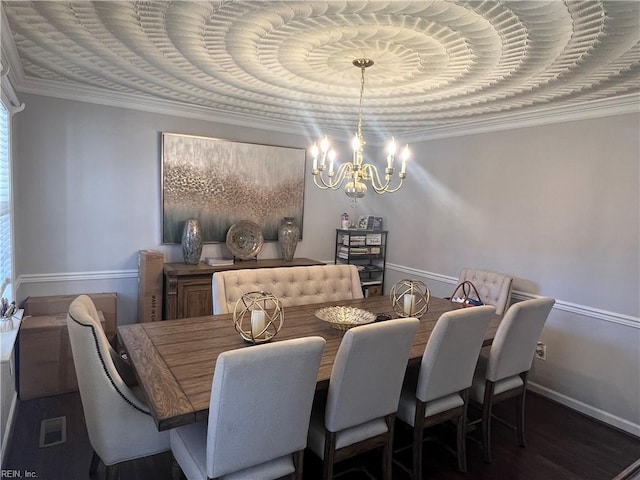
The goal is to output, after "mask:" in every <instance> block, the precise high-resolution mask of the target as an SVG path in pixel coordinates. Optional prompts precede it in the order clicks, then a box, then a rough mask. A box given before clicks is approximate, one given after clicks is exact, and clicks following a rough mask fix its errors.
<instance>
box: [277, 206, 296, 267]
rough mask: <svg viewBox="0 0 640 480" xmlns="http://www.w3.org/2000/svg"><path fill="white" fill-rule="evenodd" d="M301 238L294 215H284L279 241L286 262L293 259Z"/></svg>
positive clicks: (279, 228) (279, 230)
mask: <svg viewBox="0 0 640 480" xmlns="http://www.w3.org/2000/svg"><path fill="white" fill-rule="evenodd" d="M299 238H300V229H299V228H298V227H297V226H296V224H295V223H293V217H284V219H283V220H282V223H281V224H280V226H279V227H278V242H279V243H280V249H281V250H282V259H283V260H284V261H285V262H290V261H291V260H292V259H293V254H294V253H295V252H296V247H297V246H298V239H299Z"/></svg>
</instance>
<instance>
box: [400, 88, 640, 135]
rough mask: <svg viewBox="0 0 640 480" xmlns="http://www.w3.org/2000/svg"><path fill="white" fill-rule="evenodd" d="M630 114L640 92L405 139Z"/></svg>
mask: <svg viewBox="0 0 640 480" xmlns="http://www.w3.org/2000/svg"><path fill="white" fill-rule="evenodd" d="M628 113H640V93H632V94H627V95H619V96H616V97H611V98H606V99H601V100H590V101H587V102H580V103H575V104H571V105H555V106H546V107H536V108H533V107H532V108H530V109H527V110H526V111H522V112H514V113H506V114H503V115H496V116H492V117H484V118H481V119H477V120H469V121H461V122H457V123H456V124H451V125H442V126H436V127H427V128H425V129H422V130H416V131H414V132H413V133H409V134H408V135H407V136H405V137H403V138H404V139H406V140H407V141H413V142H416V141H425V140H437V139H441V138H451V137H460V136H465V135H475V134H478V133H489V132H496V131H501V130H511V129H515V128H527V127H536V126H540V125H550V124H554V123H563V122H574V121H578V120H588V119H592V118H601V117H609V116H612V115H624V114H628Z"/></svg>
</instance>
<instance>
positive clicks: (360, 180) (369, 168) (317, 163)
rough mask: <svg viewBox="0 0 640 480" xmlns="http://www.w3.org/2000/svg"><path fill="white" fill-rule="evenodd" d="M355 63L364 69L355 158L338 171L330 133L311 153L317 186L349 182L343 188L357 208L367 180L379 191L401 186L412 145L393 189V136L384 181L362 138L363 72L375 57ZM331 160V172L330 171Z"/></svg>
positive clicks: (329, 186)
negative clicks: (366, 156) (368, 158)
mask: <svg viewBox="0 0 640 480" xmlns="http://www.w3.org/2000/svg"><path fill="white" fill-rule="evenodd" d="M353 65H354V66H355V67H358V68H359V69H360V72H361V80H360V107H359V110H358V129H357V132H356V136H355V137H354V139H353V142H352V143H351V146H352V148H353V160H352V161H351V162H347V163H343V164H341V165H340V166H339V167H338V168H337V170H334V163H335V161H336V152H335V150H334V149H333V148H332V147H331V145H330V144H329V140H328V139H327V136H326V135H325V137H324V138H323V139H322V140H321V141H320V147H318V145H317V144H316V143H314V144H313V146H312V147H311V155H312V157H313V168H312V170H311V173H313V182H314V183H315V184H316V186H317V187H318V188H321V189H323V190H326V189H329V188H330V189H331V190H337V189H338V188H340V187H341V186H342V184H343V183H345V182H346V184H345V187H344V191H345V193H346V194H347V196H348V197H349V198H351V199H352V204H353V206H354V207H355V206H356V205H357V202H358V198H362V197H364V196H365V194H366V193H367V185H366V184H365V183H364V182H369V183H371V187H372V188H373V190H374V191H375V192H376V193H380V194H382V193H392V192H396V191H398V190H399V189H400V187H401V186H402V182H403V181H404V179H405V177H406V176H407V160H408V159H409V146H408V145H407V146H406V147H404V150H403V151H402V155H401V160H402V164H401V167H400V173H399V174H398V178H399V179H400V181H399V182H398V184H397V185H396V186H395V187H393V188H391V182H392V180H393V173H394V167H393V163H394V161H395V156H396V142H395V139H393V138H392V139H391V142H390V143H389V146H388V147H387V167H386V168H385V169H384V174H385V175H384V183H383V182H382V181H381V180H380V175H379V174H378V169H377V168H376V166H375V165H373V164H371V163H364V145H365V143H366V142H365V141H364V139H363V138H362V118H363V115H362V97H363V95H364V71H365V70H366V69H367V68H369V67H371V66H372V65H373V60H371V59H369V58H357V59H356V60H354V61H353ZM327 161H328V171H326V173H325V170H327Z"/></svg>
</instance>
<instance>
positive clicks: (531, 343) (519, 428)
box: [470, 297, 555, 462]
mask: <svg viewBox="0 0 640 480" xmlns="http://www.w3.org/2000/svg"><path fill="white" fill-rule="evenodd" d="M554 303H555V299H553V298H548V297H542V298H536V299H533V300H525V301H523V302H518V303H515V304H513V305H512V306H511V307H509V309H508V310H507V313H505V315H504V318H503V319H502V321H501V322H500V325H499V327H498V330H497V331H496V335H495V338H494V340H493V343H492V344H491V348H490V349H489V352H488V355H485V354H484V352H483V353H481V355H480V358H479V360H478V365H477V367H476V371H475V374H474V378H473V385H472V387H471V391H470V396H471V401H472V403H475V404H476V405H477V404H479V405H481V406H482V407H481V408H482V418H481V419H480V421H481V422H482V450H483V454H484V459H485V461H486V462H491V418H492V413H491V411H492V408H493V405H495V404H496V403H498V402H501V401H503V400H507V399H509V398H515V403H516V427H515V428H516V432H517V436H518V442H519V444H520V446H522V447H524V446H525V436H524V406H525V395H526V391H527V376H528V373H529V370H530V369H531V363H532V362H533V355H534V353H535V349H536V345H537V343H538V338H539V337H540V332H542V327H543V326H544V324H545V322H546V320H547V317H548V316H549V312H551V309H552V308H553V305H554ZM477 423H478V421H474V422H470V425H475V424H477Z"/></svg>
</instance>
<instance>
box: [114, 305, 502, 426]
mask: <svg viewBox="0 0 640 480" xmlns="http://www.w3.org/2000/svg"><path fill="white" fill-rule="evenodd" d="M329 305H343V306H354V307H358V308H362V309H365V310H368V311H370V312H373V313H376V314H379V313H387V314H391V315H392V317H393V318H397V315H396V314H395V313H394V312H393V309H392V307H391V302H390V300H389V297H388V296H379V297H369V298H364V299H360V300H347V301H340V302H329V303H317V304H311V305H303V306H297V307H287V308H286V309H285V310H284V313H285V317H284V324H283V327H282V330H281V331H280V332H279V333H278V335H277V336H276V337H275V339H274V340H273V341H274V342H275V341H280V340H287V339H291V338H299V337H303V336H312V335H318V336H321V337H324V339H325V340H326V341H327V345H326V347H325V350H324V353H323V356H322V361H321V363H320V370H319V372H318V389H323V388H327V386H328V383H329V377H330V376H331V369H332V367H333V361H334V359H335V356H336V352H337V350H338V347H339V346H340V341H341V339H342V335H343V333H342V332H340V331H338V330H335V329H333V328H331V326H330V325H328V324H327V323H326V322H323V321H321V320H319V319H318V318H316V317H315V315H314V313H315V311H316V310H318V309H320V308H322V307H326V306H329ZM456 308H459V307H458V306H456V305H455V304H452V303H451V302H449V301H447V300H443V299H440V298H434V297H431V301H430V304H429V311H428V312H427V313H426V314H425V315H423V316H422V318H421V319H420V323H421V324H420V327H419V329H418V333H417V335H416V341H415V343H414V345H413V347H412V349H411V354H410V360H409V363H416V362H418V363H419V362H420V359H421V358H422V354H423V353H424V349H425V347H426V345H427V341H428V339H429V336H430V334H431V331H432V330H433V328H434V326H435V324H436V321H437V320H438V318H439V317H440V315H441V314H442V313H444V312H446V311H449V310H453V309H456ZM500 319H501V317H500V316H497V315H496V316H495V317H494V318H493V319H492V321H491V325H490V327H489V329H488V331H487V334H486V337H485V345H489V344H490V343H491V341H492V340H493V337H494V335H495V332H496V329H497V327H498V324H499V323H500ZM118 334H119V336H120V340H121V342H122V345H123V346H124V348H125V349H126V351H127V354H128V356H129V359H130V360H131V363H132V365H133V368H134V370H135V372H136V375H137V377H138V381H139V382H140V385H141V387H142V389H143V391H144V393H145V395H146V397H147V401H148V403H149V407H150V409H151V413H152V415H153V418H154V420H155V422H156V425H157V426H158V429H159V430H167V429H170V428H173V427H177V426H180V425H186V424H189V423H193V422H196V421H201V420H205V419H206V418H207V415H208V410H209V398H210V395H211V384H212V380H213V371H214V368H215V364H216V358H217V357H218V355H219V354H220V353H222V352H224V351H226V350H233V349H236V348H247V347H251V345H249V344H248V343H247V342H245V341H244V340H242V338H240V335H239V334H238V333H237V332H236V331H235V328H234V325H233V315H232V314H224V315H209V316H206V317H195V318H183V319H179V320H165V321H162V322H150V323H136V324H133V325H124V326H121V327H119V328H118Z"/></svg>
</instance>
